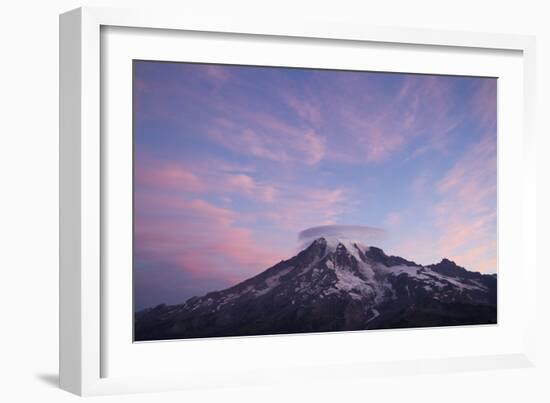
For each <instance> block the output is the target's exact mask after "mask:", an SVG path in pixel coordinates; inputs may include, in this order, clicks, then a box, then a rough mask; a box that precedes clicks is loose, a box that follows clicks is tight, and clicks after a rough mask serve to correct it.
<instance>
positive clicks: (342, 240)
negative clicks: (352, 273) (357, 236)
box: [314, 236, 369, 262]
mask: <svg viewBox="0 0 550 403" xmlns="http://www.w3.org/2000/svg"><path fill="white" fill-rule="evenodd" d="M314 242H317V243H321V244H325V245H326V248H325V255H327V254H329V253H336V252H337V251H338V248H345V249H346V250H347V252H348V253H349V254H350V255H352V256H353V257H355V258H356V259H357V261H359V262H360V261H362V260H363V259H362V258H361V256H360V254H359V251H360V252H361V253H363V254H365V253H367V252H368V250H369V247H368V246H367V245H365V244H363V243H361V242H360V241H356V240H353V239H350V238H346V237H342V236H324V237H322V238H318V239H317V240H315V241H314Z"/></svg>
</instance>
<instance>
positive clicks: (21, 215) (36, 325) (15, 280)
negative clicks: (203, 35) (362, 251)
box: [0, 0, 550, 403]
mask: <svg viewBox="0 0 550 403" xmlns="http://www.w3.org/2000/svg"><path fill="white" fill-rule="evenodd" d="M545 3H547V2H545V1H540V2H539V1H535V0H522V1H510V2H503V1H498V0H487V1H479V0H473V1H472V0H460V1H443V0H439V1H437V0H433V1H431V0H414V1H410V0H378V1H367V0H362V1H348V0H338V1H330V2H328V1H327V2H322V1H321V0H316V1H311V2H310V1H300V2H298V1H297V0H294V1H292V0H277V1H271V2H269V3H267V2H262V1H258V0H256V1H247V0H226V1H214V0H202V1H188V0H179V1H168V0H166V1H165V0H156V1H142V0H133V1H132V0H119V1H116V0H112V1H86V0H82V1H72V0H54V1H40V0H19V1H16V0H12V1H5V2H3V3H2V5H1V6H0V15H1V17H0V18H1V23H0V41H1V42H0V43H1V47H0V52H1V61H0V102H1V109H0V110H1V111H2V113H1V114H0V122H1V126H0V127H1V129H0V270H1V271H0V371H1V372H0V380H1V381H0V396H1V397H0V399H1V400H2V401H5V402H19V401H21V402H23V401H25V402H33V401H46V402H49V401H51V402H67V401H75V400H76V399H77V398H76V397H74V396H72V395H70V394H68V393H66V392H63V391H61V390H59V389H57V387H56V386H55V384H56V383H57V355H58V347H57V336H58V332H57V327H58V315H57V303H58V298H57V294H58V272H57V263H58V253H57V234H58V232H57V219H58V204H57V203H58V197H57V192H58V180H57V170H58V163H57V161H58V148H57V147H58V136H57V132H58V19H57V18H58V14H59V13H61V12H64V11H66V10H69V9H72V8H75V7H78V6H81V5H99V6H110V7H153V6H154V7H165V6H171V7H174V6H175V5H176V6H178V7H180V9H181V10H182V11H181V12H187V13H200V14H208V13H214V14H218V15H227V18H231V15H232V14H233V15H234V14H235V13H239V14H240V13H246V14H247V15H249V16H250V18H254V16H256V15H264V14H268V15H271V16H272V18H273V19H281V20H283V19H285V17H286V16H288V15H292V16H294V17H300V16H308V15H310V16H315V17H316V18H322V19H325V20H333V21H334V20H336V21H350V22H355V23H365V24H374V25H401V26H411V27H427V28H451V29H466V30H473V31H489V32H507V33H522V34H534V35H536V36H537V40H538V43H537V48H538V49H537V51H538V55H537V56H538V60H537V65H538V74H539V76H538V80H539V81H538V83H539V85H538V94H537V104H538V135H539V143H538V144H539V147H538V150H539V164H540V178H539V183H540V184H541V188H540V191H539V201H538V202H539V213H538V214H539V221H540V225H539V231H538V243H539V256H540V257H539V265H540V271H541V274H540V283H541V287H540V290H539V302H540V304H539V307H540V310H539V317H540V318H541V323H540V327H539V337H538V340H539V345H538V346H539V347H538V357H539V364H538V366H537V368H534V369H525V370H502V371H491V372H478V373H459V374H451V375H448V374H447V375H418V376H407V377H404V376H402V377H397V378H390V377H382V376H381V377H375V378H368V379H364V380H358V379H354V380H353V381H350V382H345V383H344V382H339V383H334V384H322V385H321V384H308V385H303V386H302V387H294V386H293V387H291V388H290V387H289V388H284V387H261V388H260V387H258V388H247V389H237V388H235V389H226V390H213V391H193V392H179V393H163V394H156V395H133V396H125V397H121V396H113V397H101V398H93V400H97V401H116V402H164V401H166V402H172V401H174V402H176V401H177V402H181V401H190V402H195V401H208V402H217V401H224V402H233V401H235V402H243V401H251V402H252V401H254V402H256V401H261V402H279V401H281V400H287V401H290V402H293V401H300V400H302V401H304V400H305V401H320V402H329V401H330V402H332V401H344V400H356V399H358V400H361V401H363V400H365V401H366V400H375V399H376V400H379V401H384V402H390V401H408V402H415V401H419V402H431V401H438V402H441V401H445V402H446V403H447V402H464V401H466V400H471V401H473V402H478V401H499V399H502V400H504V401H513V402H517V401H523V402H538V401H541V402H542V401H545V402H547V401H550V349H549V347H548V345H549V344H550V337H549V336H550V325H549V324H548V321H549V319H550V315H549V313H548V312H549V310H548V309H549V308H550V304H549V301H550V298H549V296H548V293H547V290H546V289H547V286H545V284H546V285H548V284H549V280H550V277H549V276H548V274H547V272H546V271H547V270H548V269H550V265H549V264H547V262H548V261H550V259H548V258H544V255H545V253H544V252H545V251H546V250H547V249H548V247H546V244H547V241H549V240H550V237H549V236H546V242H544V241H545V240H544V239H543V235H546V234H545V233H544V232H543V228H547V227H548V224H549V223H550V222H549V219H548V218H549V214H548V209H545V206H550V200H549V198H550V192H549V187H550V186H549V184H550V180H549V179H550V167H549V163H548V160H549V158H548V157H547V156H546V154H547V153H548V152H549V151H550V148H549V146H550V141H549V138H548V134H550V130H549V128H550V125H549V123H548V121H547V119H546V117H547V115H548V111H549V109H550V93H549V91H550V85H549V81H550V24H549V22H548V19H549V16H550V12H549V11H548V10H546V9H545ZM545 210H546V211H545ZM471 342H475V340H472V341H471Z"/></svg>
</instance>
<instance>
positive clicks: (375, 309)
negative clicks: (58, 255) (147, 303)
mask: <svg viewBox="0 0 550 403" xmlns="http://www.w3.org/2000/svg"><path fill="white" fill-rule="evenodd" d="M496 318H497V276H496V275H494V274H491V275H489V274H481V273H477V272H473V271H468V270H466V269H465V268H463V267H460V266H458V265H457V264H456V263H454V262H452V261H450V260H448V259H443V260H442V261H441V262H440V263H437V264H433V265H429V266H421V265H419V264H416V263H415V262H412V261H410V260H406V259H404V258H402V257H398V256H388V255H386V254H385V253H384V251H383V250H382V249H379V248H377V247H374V246H366V245H363V244H361V243H358V242H354V241H351V240H347V239H339V238H332V237H322V238H318V239H316V240H314V241H313V242H312V243H311V244H309V246H307V247H306V248H305V249H304V250H302V251H301V252H300V253H298V254H297V255H296V256H294V257H292V258H290V259H288V260H284V261H281V262H280V263H278V264H276V265H274V266H273V267H271V268H269V269H267V270H265V271H264V272H262V273H260V274H258V275H256V276H254V277H252V278H250V279H248V280H245V281H243V282H241V283H239V284H237V285H235V286H233V287H230V288H227V289H225V290H222V291H215V292H210V293H208V294H206V295H204V296H202V297H193V298H190V299H189V300H187V301H186V302H185V303H183V304H180V305H164V304H163V305H159V306H157V307H155V308H149V309H145V310H142V311H139V312H136V313H135V327H134V337H135V340H136V341H145V340H168V339H187V338H201V337H228V336H248V335H267V334H291V333H307V332H331V331H351V330H367V329H395V328H411V327H430V326H454V325H475V324H494V323H496V320H497V319H496Z"/></svg>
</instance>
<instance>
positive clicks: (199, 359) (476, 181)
mask: <svg viewBox="0 0 550 403" xmlns="http://www.w3.org/2000/svg"><path fill="white" fill-rule="evenodd" d="M60 44H61V54H60V98H61V100H60V110H61V117H60V127H61V129H60V188H61V190H60V203H61V207H60V234H61V235H60V243H61V253H60V383H61V387H62V388H64V389H66V390H69V391H71V392H73V393H77V394H81V395H93V394H110V393H125V392H139V391H156V390H167V389H185V388H194V387H215V386H224V385H248V384H250V385H252V384H259V383H264V382H272V381H274V380H277V382H292V381H293V379H294V378H295V376H296V375H297V374H300V377H301V379H304V377H306V378H308V379H311V380H324V379H326V380H329V379H333V375H334V373H335V372H337V373H338V374H340V375H341V376H343V377H345V376H346V374H348V375H349V374H354V376H358V374H359V376H369V374H371V373H377V374H379V373H380V372H383V373H387V374H389V375H392V374H398V373H399V374H408V373H418V372H419V371H428V372H438V371H454V370H475V369H480V368H484V369H491V368H495V369H496V368H506V367H523V366H532V365H534V357H535V354H534V341H533V340H534V336H535V335H534V318H531V315H532V313H533V312H534V309H533V306H534V292H535V278H536V276H535V274H534V273H535V271H536V262H535V260H534V256H535V253H534V252H533V248H534V247H535V246H534V244H535V242H533V238H534V236H535V235H534V234H535V230H534V228H535V223H536V215H535V208H534V203H535V201H534V194H535V184H534V179H533V178H534V169H535V168H534V161H533V160H532V159H530V158H529V156H530V155H531V153H532V152H533V150H534V133H533V129H532V125H533V119H534V116H533V115H534V112H533V106H532V103H533V101H534V99H533V96H534V95H533V94H534V88H535V77H534V61H533V60H534V39H533V38H531V37H527V36H518V35H503V34H480V33H466V32H453V31H433V32H432V31H425V30H413V29H405V28H392V29H389V28H373V27H364V26H360V27H359V26H352V25H341V24H330V23H320V22H316V21H309V22H306V23H304V22H303V21H301V22H300V23H296V24H294V23H292V22H288V23H285V24H280V23H274V22H270V21H269V20H266V21H253V22H252V21H245V20H243V21H236V20H232V21H215V20H212V19H210V20H201V19H195V18H192V16H183V17H182V16H180V15H178V16H174V15H170V14H169V13H166V14H163V13H160V14H159V13H152V12H149V11H147V12H144V11H136V10H108V9H97V8H84V9H78V10H74V11H70V12H68V13H66V14H63V15H62V16H61V18H60ZM320 352H322V354H320ZM328 374H331V376H330V377H329V376H328Z"/></svg>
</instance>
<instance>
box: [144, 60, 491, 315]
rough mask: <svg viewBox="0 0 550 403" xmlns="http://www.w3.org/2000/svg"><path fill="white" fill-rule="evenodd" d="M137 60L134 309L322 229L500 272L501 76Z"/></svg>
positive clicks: (249, 271) (422, 258) (220, 279)
mask: <svg viewBox="0 0 550 403" xmlns="http://www.w3.org/2000/svg"><path fill="white" fill-rule="evenodd" d="M134 63H135V64H134V142H135V155H134V164H135V190H134V191H135V210H134V220H135V242H134V247H135V250H134V253H135V287H136V288H135V296H136V308H138V309H139V308H143V307H145V306H150V305H154V304H157V303H161V302H167V303H177V302H183V301H184V300H185V299H187V298H189V297H191V296H194V295H200V294H204V293H205V292H207V291H212V290H214V289H221V288H225V287H227V286H230V285H232V284H235V283H236V282H238V281H241V280H243V279H246V278H248V277H250V276H252V275H254V274H257V273H259V272H261V271H263V270H265V269H266V268H267V267H269V266H271V265H273V264H274V263H276V262H278V261H279V260H281V259H284V258H288V257H290V256H292V255H293V254H295V253H296V251H297V249H298V247H299V243H298V240H297V234H298V233H299V232H300V231H302V230H304V229H306V228H309V227H315V226H319V225H361V226H369V227H375V228H379V229H381V230H383V232H384V233H385V236H384V237H383V239H377V240H376V242H377V246H380V247H382V248H383V249H384V250H386V252H387V253H391V254H396V255H400V256H403V257H405V258H407V259H411V260H415V261H417V262H418V263H422V264H429V263H434V262H437V261H439V260H441V258H443V257H447V258H450V259H452V260H455V261H456V262H457V263H458V264H460V265H462V266H464V267H466V268H467V269H470V270H475V271H482V272H495V271H496V87H497V80H496V79H493V78H472V77H452V76H430V75H413V74H393V73H375V72H347V71H329V70H312V69H289V68H270V67H249V66H225V65H207V64H189V63H165V62H146V61H136V62H134Z"/></svg>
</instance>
